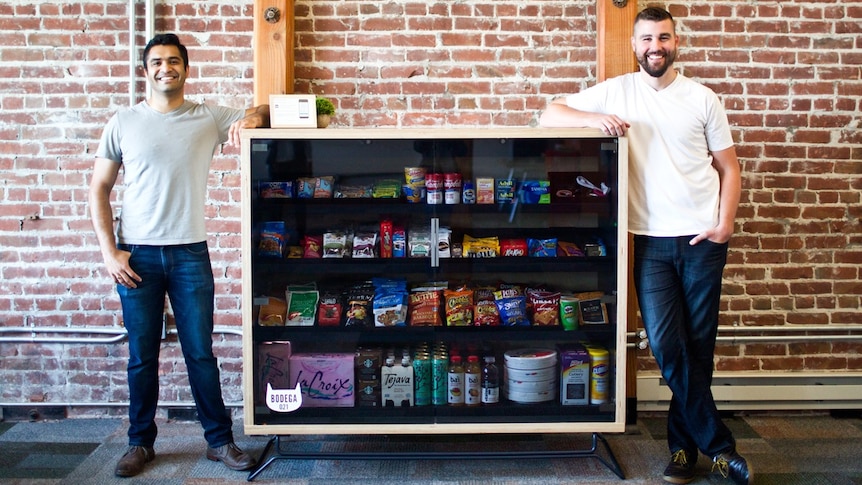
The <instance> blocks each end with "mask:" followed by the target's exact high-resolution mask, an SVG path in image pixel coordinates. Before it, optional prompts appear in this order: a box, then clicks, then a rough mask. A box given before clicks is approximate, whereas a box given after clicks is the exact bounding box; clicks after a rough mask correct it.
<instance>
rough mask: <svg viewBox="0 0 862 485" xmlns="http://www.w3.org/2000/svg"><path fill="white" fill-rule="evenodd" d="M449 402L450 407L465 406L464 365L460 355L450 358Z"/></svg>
mask: <svg viewBox="0 0 862 485" xmlns="http://www.w3.org/2000/svg"><path fill="white" fill-rule="evenodd" d="M447 377H448V386H447V389H448V393H447V401H448V403H449V405H450V406H463V405H464V365H463V364H462V363H461V356H460V355H453V356H452V357H450V358H449V373H448V376H447Z"/></svg>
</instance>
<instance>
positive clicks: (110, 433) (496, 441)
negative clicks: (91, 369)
mask: <svg viewBox="0 0 862 485" xmlns="http://www.w3.org/2000/svg"><path fill="white" fill-rule="evenodd" d="M726 422H727V423H728V425H729V426H730V427H731V429H732V430H733V431H734V435H735V436H736V439H737V441H738V448H739V450H740V452H741V453H743V454H744V455H745V456H746V457H747V458H748V459H749V461H750V462H751V463H752V465H753V467H754V469H755V470H756V472H757V473H756V476H757V479H756V483H757V484H761V485H766V484H775V485H793V484H800V485H803V484H804V485H808V484H812V485H813V484H836V485H838V484H840V485H845V484H846V485H850V484H857V485H862V419H860V417H859V414H858V413H855V414H854V415H853V416H852V417H845V418H837V417H832V416H830V415H828V414H823V413H799V414H773V413H764V414H747V415H742V416H735V417H731V418H729V419H727V421H726ZM125 432H126V423H125V422H124V421H123V420H120V419H116V418H113V419H64V420H57V421H36V422H29V421H28V422H23V421H22V422H0V483H3V484H7V483H9V484H74V485H78V484H99V485H105V484H114V483H122V484H166V485H171V484H177V485H179V484H188V485H197V484H201V485H203V484H207V485H209V484H239V483H248V482H247V479H248V477H249V475H248V473H247V472H234V471H231V470H228V469H227V468H225V467H224V466H223V465H221V464H219V463H214V462H210V461H208V460H206V458H205V457H204V456H203V455H204V451H205V445H204V442H203V438H202V432H201V429H200V425H199V424H198V423H196V422H188V421H162V422H160V427H159V438H158V440H157V442H156V446H155V450H156V459H155V461H154V462H152V463H150V464H149V465H148V466H147V468H146V469H145V471H144V472H143V473H142V474H141V475H139V476H137V477H134V478H128V479H121V478H117V477H115V476H114V474H113V472H114V466H115V465H116V462H117V460H118V459H119V458H120V456H122V454H123V452H124V451H125V449H126V435H125ZM235 433H236V437H237V443H238V444H239V445H240V446H241V447H242V448H244V449H245V450H247V451H249V452H251V453H253V454H254V455H255V456H258V455H260V454H261V453H262V451H263V450H264V447H265V446H266V443H267V441H268V438H267V437H263V436H245V435H243V433H242V426H241V425H240V423H237V425H236V428H235ZM604 437H605V438H606V439H607V441H608V443H609V444H610V448H611V449H612V450H613V453H614V455H615V456H616V458H617V460H618V461H619V463H620V466H621V468H622V471H623V472H624V474H625V477H626V478H625V480H621V479H620V478H618V477H617V476H616V475H615V474H614V473H613V472H612V471H611V470H610V469H609V468H608V467H606V466H605V465H604V464H602V463H601V462H600V461H599V460H597V459H595V458H535V459H523V458H506V459H492V460H466V459H446V460H414V459H409V460H320V459H309V460H294V459H286V460H276V461H274V462H273V463H272V464H271V465H270V466H268V467H267V468H266V469H264V470H263V471H261V473H260V474H259V475H258V476H257V477H255V480H254V482H253V483H261V484H275V483H278V484H296V485H305V484H321V485H334V484H357V485H358V484H363V485H368V484H375V485H377V484H393V485H394V484H398V485H411V484H426V485H447V484H453V485H454V484H459V485H473V484H475V485H492V484H495V485H503V484H528V485H529V484H535V485H555V484H573V483H579V484H619V483H625V484H658V483H663V482H662V480H661V472H662V470H663V469H664V466H665V465H666V461H667V459H668V452H667V447H666V444H665V441H664V439H665V420H664V418H663V416H662V415H655V414H650V415H642V416H639V419H638V422H637V424H635V425H631V426H629V427H628V430H627V432H626V433H624V434H606V435H605V436H604ZM282 443H283V447H284V449H285V450H287V451H288V452H323V453H333V452H343V451H349V452H361V453H366V452H378V451H380V452H383V453H385V452H387V450H390V451H391V450H397V451H402V452H403V451H411V452H413V451H416V452H424V451H434V452H439V451H451V452H455V453H456V454H457V453H460V452H461V451H464V452H466V451H468V450H484V451H500V450H505V451H513V450H514V451H527V450H530V451H535V450H555V451H559V450H567V449H585V448H586V449H589V448H590V447H591V436H590V435H540V434H535V435H484V436H482V435H479V436H477V435H468V436H463V435H459V436H436V435H435V436H401V435H393V436H343V435H337V436H294V437H285V438H283V440H282ZM599 444H600V445H601V442H599ZM597 453H598V454H600V455H602V456H605V453H604V450H603V449H602V448H601V446H600V447H599V450H598V452H597ZM710 465H711V464H710V463H709V461H708V459H707V458H706V457H703V456H701V457H700V459H699V461H698V465H697V469H698V473H699V476H698V479H697V480H695V481H694V482H692V483H695V484H719V483H729V482H728V481H726V480H723V479H722V478H721V476H720V475H718V474H713V473H710Z"/></svg>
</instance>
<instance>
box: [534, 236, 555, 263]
mask: <svg viewBox="0 0 862 485" xmlns="http://www.w3.org/2000/svg"><path fill="white" fill-rule="evenodd" d="M527 247H528V249H529V251H530V256H532V257H534V258H553V257H556V256H557V239H556V238H550V239H527Z"/></svg>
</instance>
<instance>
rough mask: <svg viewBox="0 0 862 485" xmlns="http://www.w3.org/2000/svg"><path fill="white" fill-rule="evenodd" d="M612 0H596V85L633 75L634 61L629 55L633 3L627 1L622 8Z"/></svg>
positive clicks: (634, 9) (635, 65) (635, 4)
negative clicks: (627, 74)
mask: <svg viewBox="0 0 862 485" xmlns="http://www.w3.org/2000/svg"><path fill="white" fill-rule="evenodd" d="M614 3H615V2H614V1H613V0H597V4H596V19H597V22H598V26H597V28H596V30H597V33H598V44H597V46H596V47H597V49H596V50H597V56H598V60H597V70H598V72H597V73H596V77H597V78H598V79H597V81H598V82H602V81H604V80H605V79H609V78H612V77H616V76H619V75H620V74H626V73H629V72H633V71H635V70H636V69H637V62H636V61H635V58H634V54H632V44H631V37H632V25H633V24H634V21H635V16H636V15H637V6H638V2H637V0H627V1H625V2H619V1H618V2H616V3H625V5H624V6H622V7H617V6H616V5H614Z"/></svg>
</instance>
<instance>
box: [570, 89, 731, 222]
mask: <svg viewBox="0 0 862 485" xmlns="http://www.w3.org/2000/svg"><path fill="white" fill-rule="evenodd" d="M641 76H642V74H641V73H631V74H624V75H622V76H618V77H615V78H612V79H609V80H607V81H605V82H603V83H599V84H597V85H595V86H592V87H590V88H588V89H585V90H584V91H581V92H580V93H577V94H573V95H570V96H568V97H567V98H566V103H567V104H568V106H570V107H572V108H575V109H578V110H582V111H589V112H597V113H605V114H614V115H617V116H619V117H620V118H621V119H622V120H623V121H627V122H628V123H630V124H631V127H630V128H629V130H628V133H627V138H628V142H629V230H630V231H631V232H632V233H634V234H643V235H648V236H657V237H671V236H687V235H693V234H698V233H700V232H702V231H704V230H706V229H710V228H712V227H715V225H716V224H717V223H718V203H719V178H718V172H717V171H716V170H715V168H714V167H713V166H712V155H711V154H710V152H717V151H721V150H724V149H727V148H730V147H731V146H733V138H732V136H731V133H730V126H729V124H728V122H727V115H726V114H725V112H724V108H723V107H722V105H721V101H720V100H719V99H718V96H716V95H715V93H714V92H712V90H710V89H709V88H707V87H705V86H703V85H701V84H698V83H696V82H694V81H692V80H691V79H688V78H686V77H684V76H683V75H682V74H677V76H676V79H674V81H673V82H672V83H671V84H670V85H669V86H667V87H666V88H664V89H662V90H660V91H656V90H655V89H653V88H652V87H651V86H649V85H648V84H647V83H646V82H644V81H643V79H642V78H641Z"/></svg>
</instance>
